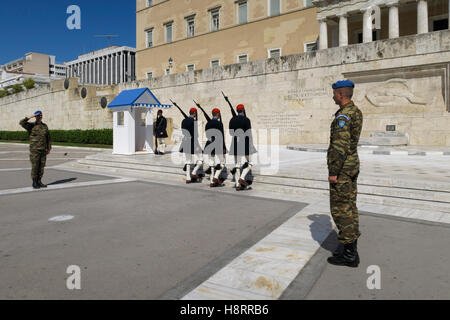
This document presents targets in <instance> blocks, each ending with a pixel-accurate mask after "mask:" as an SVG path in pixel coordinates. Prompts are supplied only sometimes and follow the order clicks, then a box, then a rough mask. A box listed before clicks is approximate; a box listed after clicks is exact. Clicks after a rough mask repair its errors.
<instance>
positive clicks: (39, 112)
mask: <svg viewBox="0 0 450 320" xmlns="http://www.w3.org/2000/svg"><path fill="white" fill-rule="evenodd" d="M38 114H42V111H39V110H38V111H36V112H35V113H34V115H35V116H37V115H38Z"/></svg>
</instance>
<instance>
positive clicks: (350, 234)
mask: <svg viewBox="0 0 450 320" xmlns="http://www.w3.org/2000/svg"><path fill="white" fill-rule="evenodd" d="M354 87H355V84H354V83H353V82H351V81H348V80H345V81H338V82H336V83H335V84H333V99H334V101H335V103H336V104H337V105H339V107H340V108H339V110H338V111H337V112H336V114H335V117H334V120H333V122H332V124H331V137H330V146H329V148H328V155H327V162H328V171H329V182H330V207H331V215H332V216H333V220H334V222H335V224H336V227H337V228H338V230H339V235H338V240H339V242H340V243H341V244H343V245H344V246H343V250H342V246H340V247H339V248H338V250H337V251H336V252H334V253H333V257H330V258H329V259H328V262H329V263H331V264H334V265H344V266H349V267H357V266H358V265H359V255H358V251H357V241H358V238H359V237H360V235H361V233H360V231H359V217H358V208H357V207H356V197H357V194H358V191H357V179H358V175H359V157H358V142H359V137H360V135H361V130H362V124H363V115H362V112H361V111H360V110H359V109H358V107H357V106H356V105H355V104H354V103H353V101H352V100H351V99H352V97H353V89H354Z"/></svg>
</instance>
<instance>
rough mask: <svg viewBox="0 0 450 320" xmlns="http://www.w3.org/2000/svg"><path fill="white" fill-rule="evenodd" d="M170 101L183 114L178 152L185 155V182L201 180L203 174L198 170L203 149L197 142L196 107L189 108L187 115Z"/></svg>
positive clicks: (200, 166)
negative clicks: (181, 138) (181, 134)
mask: <svg viewBox="0 0 450 320" xmlns="http://www.w3.org/2000/svg"><path fill="white" fill-rule="evenodd" d="M171 102H172V103H173V105H174V106H175V107H177V108H178V110H180V112H181V114H182V115H183V116H184V119H183V121H182V122H181V129H182V132H183V141H182V142H181V146H180V152H181V153H183V154H184V156H185V162H186V164H185V166H184V170H185V171H186V183H187V184H190V183H193V182H201V179H202V178H203V176H204V175H203V174H201V173H199V170H200V169H201V168H202V166H203V158H202V157H203V150H202V148H201V146H200V144H199V142H198V126H197V120H198V117H197V109H196V108H191V109H190V110H189V116H188V115H187V114H186V113H184V112H183V110H182V109H181V108H180V107H179V106H178V105H177V104H176V103H175V102H173V101H172V100H171ZM194 164H195V167H194V169H193V170H192V173H191V168H192V166H194Z"/></svg>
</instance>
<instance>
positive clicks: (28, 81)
mask: <svg viewBox="0 0 450 320" xmlns="http://www.w3.org/2000/svg"><path fill="white" fill-rule="evenodd" d="M35 84H36V83H35V82H34V80H33V79H32V78H27V79H25V80H24V81H23V85H24V86H25V88H27V89H33V88H34V85H35Z"/></svg>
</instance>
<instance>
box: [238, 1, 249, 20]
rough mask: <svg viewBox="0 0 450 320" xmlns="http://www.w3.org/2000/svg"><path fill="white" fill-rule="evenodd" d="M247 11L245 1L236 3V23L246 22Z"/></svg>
mask: <svg viewBox="0 0 450 320" xmlns="http://www.w3.org/2000/svg"><path fill="white" fill-rule="evenodd" d="M247 21H248V12H247V1H242V2H239V4H238V23H239V24H242V23H247Z"/></svg>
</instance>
